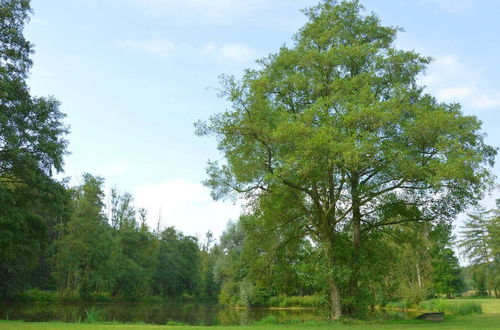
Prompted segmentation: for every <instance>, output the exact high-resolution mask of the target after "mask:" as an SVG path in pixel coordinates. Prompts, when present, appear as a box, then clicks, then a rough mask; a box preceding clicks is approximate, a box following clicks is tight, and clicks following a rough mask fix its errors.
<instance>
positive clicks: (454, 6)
mask: <svg viewBox="0 0 500 330" xmlns="http://www.w3.org/2000/svg"><path fill="white" fill-rule="evenodd" d="M418 3H419V4H421V5H433V6H436V7H437V8H438V9H439V10H441V11H446V12H448V13H451V14H461V13H467V12H470V11H471V10H473V9H474V7H475V1H474V0H419V1H418Z"/></svg>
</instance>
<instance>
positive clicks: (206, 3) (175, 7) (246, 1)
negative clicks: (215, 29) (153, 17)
mask: <svg viewBox="0 0 500 330" xmlns="http://www.w3.org/2000/svg"><path fill="white" fill-rule="evenodd" d="M129 1H131V2H133V3H136V4H139V5H142V6H144V7H146V8H150V9H152V10H154V11H168V12H172V11H175V12H181V13H183V14H186V13H187V12H193V11H194V12H196V13H200V14H202V15H203V16H206V17H209V18H214V19H220V18H222V17H224V16H229V15H233V14H235V13H244V12H248V11H250V10H251V9H252V8H255V7H257V6H259V5H264V4H266V1H264V0H129Z"/></svg>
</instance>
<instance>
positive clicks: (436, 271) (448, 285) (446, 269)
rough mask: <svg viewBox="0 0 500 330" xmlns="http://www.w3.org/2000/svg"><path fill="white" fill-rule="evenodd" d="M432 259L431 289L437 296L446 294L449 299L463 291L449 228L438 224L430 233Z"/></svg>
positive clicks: (446, 225) (459, 269)
mask: <svg viewBox="0 0 500 330" xmlns="http://www.w3.org/2000/svg"><path fill="white" fill-rule="evenodd" d="M429 236H430V237H429V238H430V241H431V248H430V251H429V255H430V257H431V258H432V276H431V277H432V288H433V291H434V292H435V293H437V294H446V295H447V297H448V298H451V297H452V296H453V295H454V294H456V293H458V292H460V291H461V290H462V289H463V286H464V283H463V282H462V280H461V278H460V273H461V268H460V265H459V263H458V258H457V257H456V255H455V252H454V251H453V239H454V238H453V237H452V234H451V226H450V225H448V224H439V225H438V226H436V227H435V228H434V229H433V230H432V231H431V232H430V235H429Z"/></svg>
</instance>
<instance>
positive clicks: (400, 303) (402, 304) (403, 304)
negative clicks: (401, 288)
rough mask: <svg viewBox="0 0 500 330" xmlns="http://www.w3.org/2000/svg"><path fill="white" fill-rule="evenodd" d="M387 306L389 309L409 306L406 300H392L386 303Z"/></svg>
mask: <svg viewBox="0 0 500 330" xmlns="http://www.w3.org/2000/svg"><path fill="white" fill-rule="evenodd" d="M385 308H387V309H406V308H408V302H406V300H400V301H390V302H388V303H387V304H385Z"/></svg>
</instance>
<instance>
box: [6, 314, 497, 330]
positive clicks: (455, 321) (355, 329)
mask: <svg viewBox="0 0 500 330" xmlns="http://www.w3.org/2000/svg"><path fill="white" fill-rule="evenodd" d="M498 324H500V314H498V313H497V314H493V313H492V314H482V315H470V316H460V317H452V316H450V317H447V318H446V321H445V322H440V323H432V322H425V321H417V320H411V321H400V322H362V321H352V322H351V323H347V324H346V323H329V322H315V323H299V324H283V325H278V324H265V325H254V326H214V327H209V328H208V329H210V330H252V329H257V330H272V329H281V330H284V329H318V330H323V329H325V330H326V329H349V330H361V329H407V330H410V329H412V330H420V329H456V330H463V329H467V330H469V329H470V330H472V329H498ZM158 328H161V329H166V330H171V329H180V330H207V327H203V326H162V325H147V324H118V323H116V324H113V323H97V324H84V323H61V322H33V323H29V322H19V321H0V329H18V330H24V329H30V330H31V329H112V330H113V329H116V330H118V329H129V330H139V329H146V330H148V329H158Z"/></svg>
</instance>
